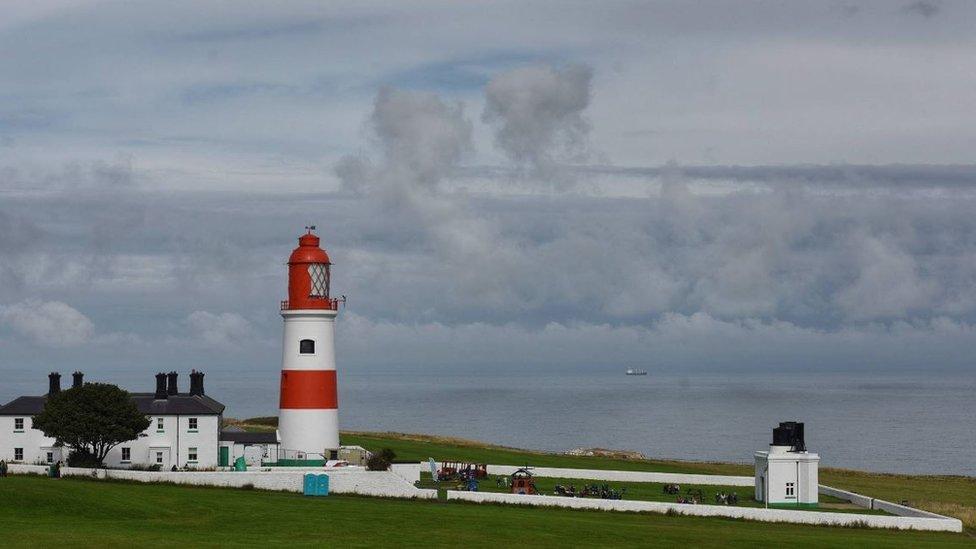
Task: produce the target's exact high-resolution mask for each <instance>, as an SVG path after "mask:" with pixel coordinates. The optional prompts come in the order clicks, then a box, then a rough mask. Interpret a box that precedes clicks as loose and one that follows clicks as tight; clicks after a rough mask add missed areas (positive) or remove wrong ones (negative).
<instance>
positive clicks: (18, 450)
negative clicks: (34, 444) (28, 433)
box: [14, 448, 24, 461]
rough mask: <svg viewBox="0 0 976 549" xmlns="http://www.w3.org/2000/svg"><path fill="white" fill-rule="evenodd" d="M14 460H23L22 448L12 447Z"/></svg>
mask: <svg viewBox="0 0 976 549" xmlns="http://www.w3.org/2000/svg"><path fill="white" fill-rule="evenodd" d="M14 461H24V449H23V448H14Z"/></svg>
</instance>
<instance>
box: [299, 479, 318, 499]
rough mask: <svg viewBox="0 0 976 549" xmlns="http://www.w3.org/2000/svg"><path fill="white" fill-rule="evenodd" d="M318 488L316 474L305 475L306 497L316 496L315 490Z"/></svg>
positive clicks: (304, 491)
mask: <svg viewBox="0 0 976 549" xmlns="http://www.w3.org/2000/svg"><path fill="white" fill-rule="evenodd" d="M317 488H318V479H317V478H316V477H315V475H314V474H312V473H308V474H306V475H305V484H304V490H303V492H302V493H304V494H305V495H306V496H314V495H315V490H316V489H317Z"/></svg>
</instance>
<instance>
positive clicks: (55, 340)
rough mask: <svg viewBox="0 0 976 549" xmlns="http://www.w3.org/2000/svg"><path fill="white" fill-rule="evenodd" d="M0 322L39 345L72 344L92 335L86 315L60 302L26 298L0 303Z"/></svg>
mask: <svg viewBox="0 0 976 549" xmlns="http://www.w3.org/2000/svg"><path fill="white" fill-rule="evenodd" d="M0 325H4V326H6V327H7V328H8V329H10V330H12V331H13V332H14V333H16V334H18V335H21V336H24V337H27V338H28V339H30V340H31V341H32V342H33V343H34V344H35V345H39V346H42V347H73V346H77V345H82V344H84V343H87V342H88V341H90V340H91V339H92V337H93V336H94V335H95V325H94V324H93V323H92V321H91V320H89V319H88V317H87V316H85V315H84V314H82V313H81V312H79V311H78V310H77V309H75V308H73V307H71V306H70V305H68V304H66V303H63V302H61V301H37V300H27V301H22V302H20V303H14V304H12V305H5V306H0Z"/></svg>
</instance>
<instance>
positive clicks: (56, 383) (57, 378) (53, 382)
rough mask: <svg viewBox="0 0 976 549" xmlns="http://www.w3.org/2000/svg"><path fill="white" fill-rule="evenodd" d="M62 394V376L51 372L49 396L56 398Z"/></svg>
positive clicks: (48, 378)
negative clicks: (55, 396)
mask: <svg viewBox="0 0 976 549" xmlns="http://www.w3.org/2000/svg"><path fill="white" fill-rule="evenodd" d="M60 392H61V374H59V373H57V372H51V373H50V374H48V375H47V394H48V395H51V396H54V395H56V394H58V393H60Z"/></svg>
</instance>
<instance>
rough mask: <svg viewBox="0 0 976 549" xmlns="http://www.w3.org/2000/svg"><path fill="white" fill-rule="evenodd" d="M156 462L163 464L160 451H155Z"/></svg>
mask: <svg viewBox="0 0 976 549" xmlns="http://www.w3.org/2000/svg"><path fill="white" fill-rule="evenodd" d="M156 463H158V464H160V465H162V464H163V453H162V452H156Z"/></svg>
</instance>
